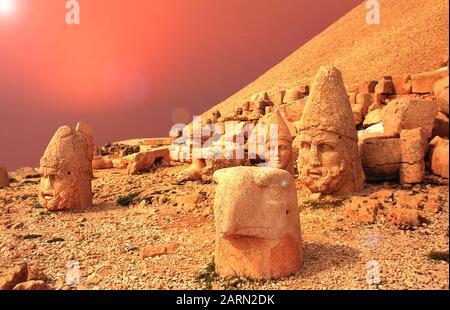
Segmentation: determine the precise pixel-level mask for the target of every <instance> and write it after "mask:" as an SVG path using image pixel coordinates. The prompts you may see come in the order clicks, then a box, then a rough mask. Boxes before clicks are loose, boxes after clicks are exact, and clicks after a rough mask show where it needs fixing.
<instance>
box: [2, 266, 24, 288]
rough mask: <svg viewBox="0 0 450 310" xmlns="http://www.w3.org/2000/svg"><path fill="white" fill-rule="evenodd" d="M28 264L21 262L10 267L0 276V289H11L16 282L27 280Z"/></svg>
mask: <svg viewBox="0 0 450 310" xmlns="http://www.w3.org/2000/svg"><path fill="white" fill-rule="evenodd" d="M27 278H28V265H27V264H26V263H23V264H21V265H19V266H16V267H14V268H12V269H10V270H9V271H8V272H7V273H6V275H5V276H4V277H2V278H0V290H12V289H13V288H14V287H15V286H16V285H17V284H19V283H22V282H25V281H27Z"/></svg>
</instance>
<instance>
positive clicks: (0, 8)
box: [0, 0, 14, 15]
mask: <svg viewBox="0 0 450 310" xmlns="http://www.w3.org/2000/svg"><path fill="white" fill-rule="evenodd" d="M13 11H14V3H13V0H0V14H1V15H9V14H11V13H12V12H13Z"/></svg>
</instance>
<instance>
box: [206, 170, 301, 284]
mask: <svg viewBox="0 0 450 310" xmlns="http://www.w3.org/2000/svg"><path fill="white" fill-rule="evenodd" d="M214 180H215V181H216V182H217V183H218V185H217V189H216V194H215V201H214V211H215V224H216V250H215V264H216V271H217V272H218V273H219V275H221V276H244V277H249V278H254V279H276V278H280V277H284V276H288V275H290V274H293V273H296V272H297V271H298V270H299V269H300V267H301V265H302V263H303V248H302V239H301V232H300V217H299V208H298V204H297V191H296V187H295V180H294V178H293V176H292V175H291V174H290V173H288V172H287V171H284V170H281V169H277V168H269V167H234V168H226V169H221V170H218V171H216V172H215V173H214Z"/></svg>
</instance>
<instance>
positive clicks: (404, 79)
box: [392, 75, 412, 95]
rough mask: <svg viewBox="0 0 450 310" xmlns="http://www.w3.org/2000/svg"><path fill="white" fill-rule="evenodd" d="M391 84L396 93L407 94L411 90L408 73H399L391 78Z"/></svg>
mask: <svg viewBox="0 0 450 310" xmlns="http://www.w3.org/2000/svg"><path fill="white" fill-rule="evenodd" d="M392 85H393V87H394V93H395V94H396V95H409V94H411V92H412V82H411V76H410V75H400V76H395V77H393V78H392Z"/></svg>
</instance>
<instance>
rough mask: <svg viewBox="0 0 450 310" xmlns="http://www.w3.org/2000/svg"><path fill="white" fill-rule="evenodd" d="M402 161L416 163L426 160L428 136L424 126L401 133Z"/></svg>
mask: <svg viewBox="0 0 450 310" xmlns="http://www.w3.org/2000/svg"><path fill="white" fill-rule="evenodd" d="M400 142H401V149H402V163H408V164H415V163H417V162H421V161H423V160H424V158H425V155H426V153H427V151H428V138H427V135H426V133H425V132H424V130H423V129H422V128H420V127H419V128H415V129H409V130H402V131H401V133H400Z"/></svg>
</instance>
